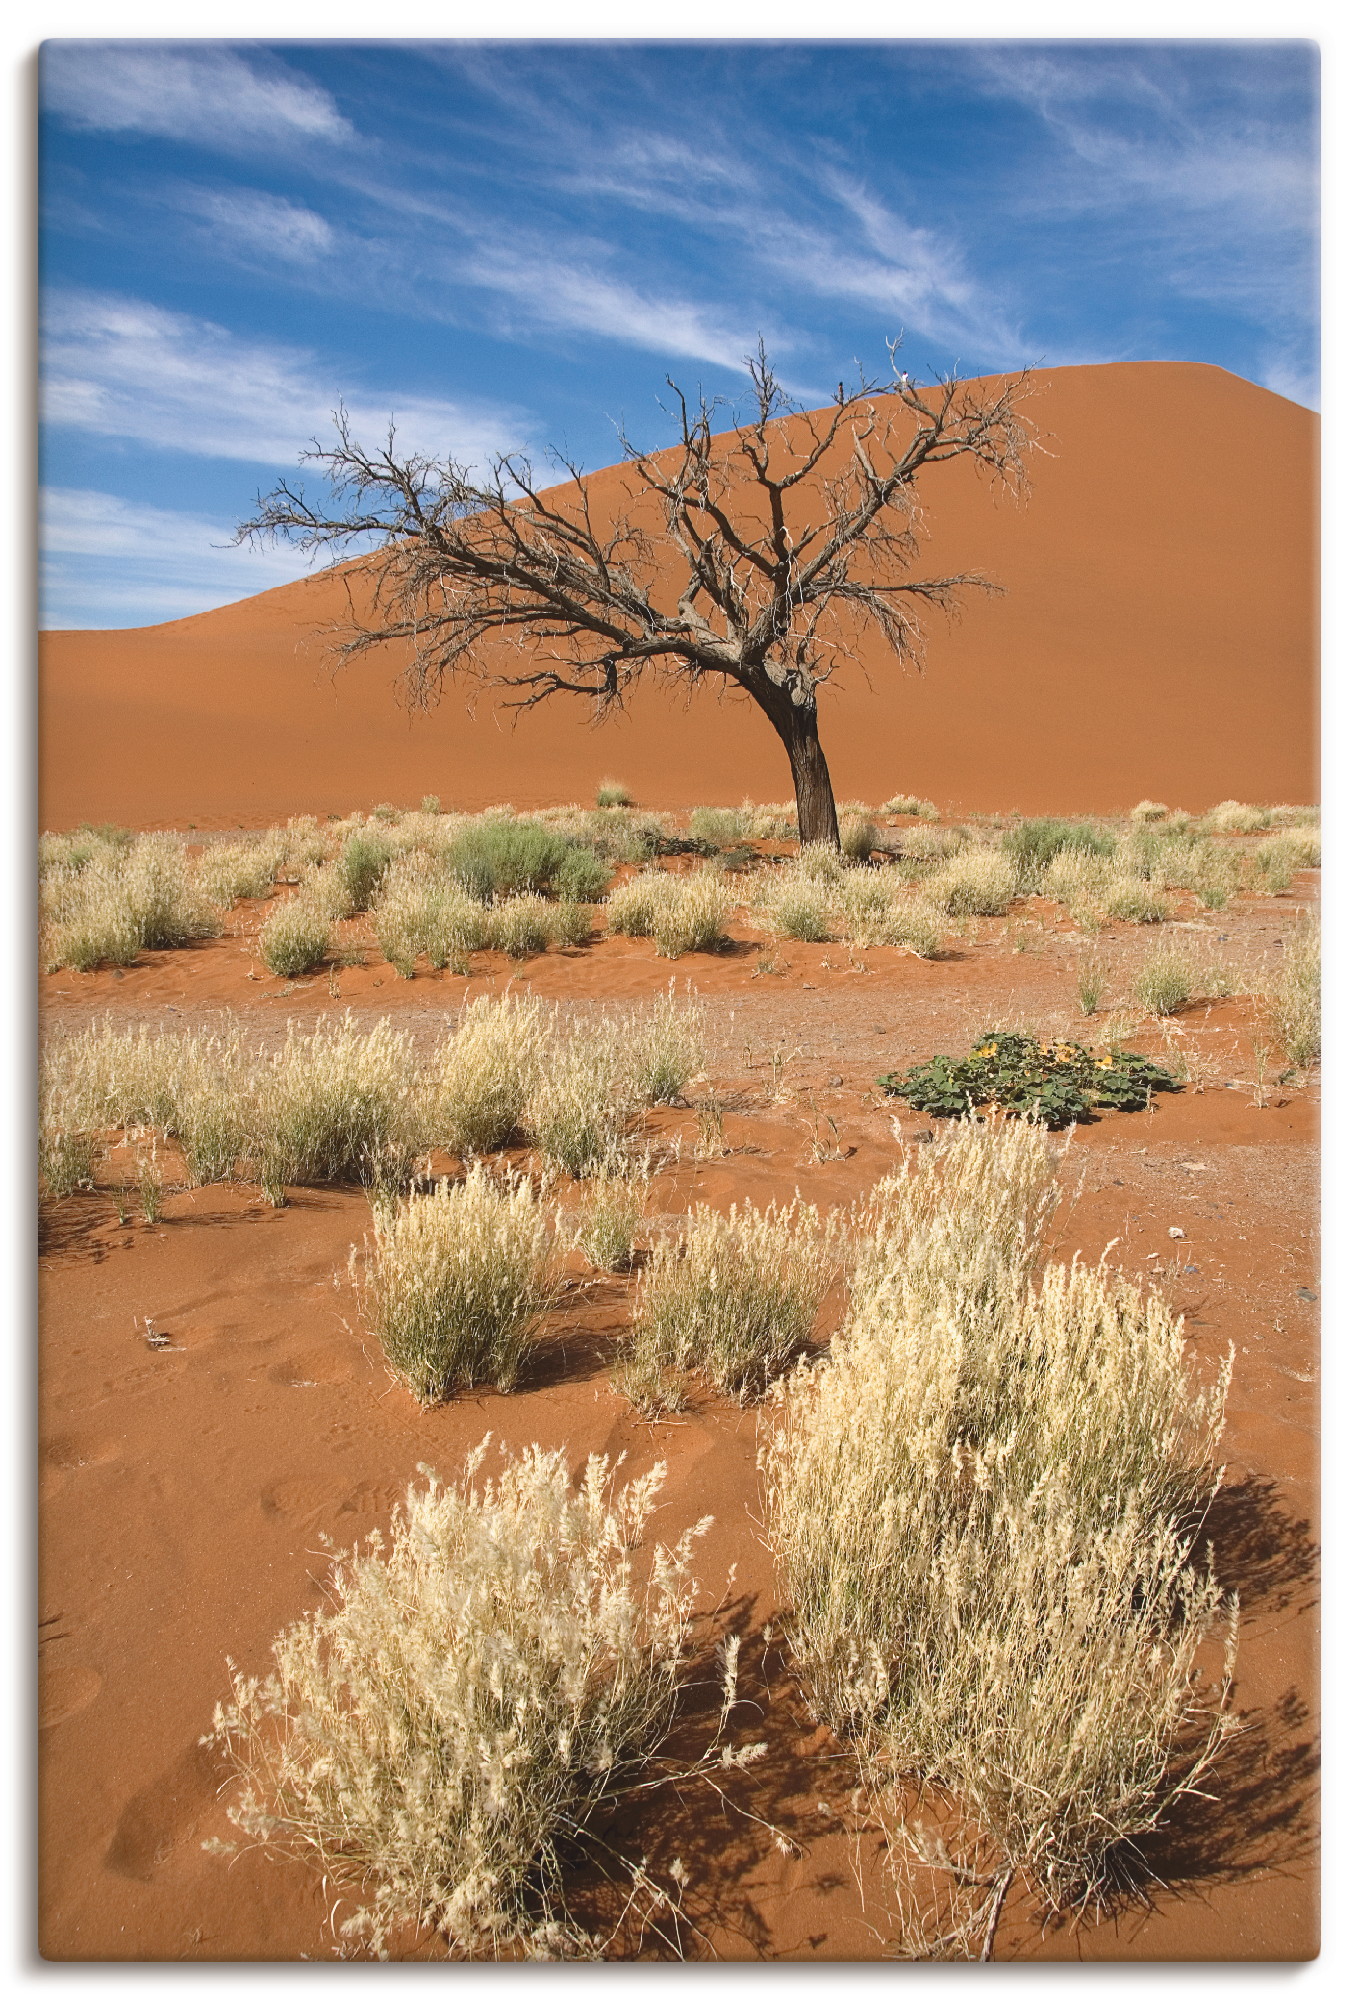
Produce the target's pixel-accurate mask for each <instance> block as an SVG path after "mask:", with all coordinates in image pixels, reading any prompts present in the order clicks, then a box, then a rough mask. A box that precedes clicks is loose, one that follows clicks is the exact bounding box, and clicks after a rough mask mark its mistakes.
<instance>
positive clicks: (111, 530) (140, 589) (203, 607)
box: [40, 487, 308, 631]
mask: <svg viewBox="0 0 1359 2000" xmlns="http://www.w3.org/2000/svg"><path fill="white" fill-rule="evenodd" d="M40 521H41V526H40V547H41V551H42V623H43V626H44V627H45V628H46V629H48V630H64V631H69V630H72V629H80V628H83V627H86V626H92V625H93V626H100V627H103V626H107V625H109V624H111V623H116V624H124V625H136V624H150V623H158V622H160V621H161V620H163V619H166V618H186V617H189V616H191V615H192V614H193V613H195V612H198V611H210V610H212V609H213V607H214V606H216V605H219V604H232V603H234V602H235V601H236V600H237V599H238V598H242V597H248V596H251V595H252V594H253V593H254V592H255V591H259V590H268V589H270V588H272V587H273V586H274V585H276V584H281V583H291V582H293V581H294V580H295V579H296V578H298V577H300V576H304V575H306V574H308V565H307V563H306V561H305V559H304V558H303V557H301V556H300V555H299V554H298V553H297V551H296V550H295V549H290V548H287V547H286V546H279V547H263V548H248V547H241V548H232V547H228V546H225V544H228V543H229V542H230V540H231V535H232V528H231V526H230V524H228V523H227V522H224V521H214V520H211V519H209V518H208V517H206V516H205V515H202V514H195V513H179V512H176V511H175V510H174V509H172V508H168V507H151V506H146V505H144V504H142V503H140V502H136V501H131V500H125V499H122V498H120V497H119V496H118V495H117V494H113V493H100V492H95V491H91V490H90V489H88V488H81V487H47V488H45V489H44V491H43V494H42V498H41V516H40Z"/></svg>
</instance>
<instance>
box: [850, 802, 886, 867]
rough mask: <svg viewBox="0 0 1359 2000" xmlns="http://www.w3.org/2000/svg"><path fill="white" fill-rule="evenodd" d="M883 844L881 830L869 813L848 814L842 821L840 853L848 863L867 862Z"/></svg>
mask: <svg viewBox="0 0 1359 2000" xmlns="http://www.w3.org/2000/svg"><path fill="white" fill-rule="evenodd" d="M882 844H883V843H882V833H881V830H880V829H879V827H878V826H877V824H876V823H875V821H874V820H873V819H872V818H871V817H870V815H869V814H868V813H866V812H852V813H846V814H845V816H844V817H843V819H842V820H841V821H840V852H841V853H842V854H843V855H844V857H845V859H846V861H849V862H861V861H867V860H868V858H869V856H870V855H871V854H872V853H873V851H874V849H875V848H879V847H881V846H882Z"/></svg>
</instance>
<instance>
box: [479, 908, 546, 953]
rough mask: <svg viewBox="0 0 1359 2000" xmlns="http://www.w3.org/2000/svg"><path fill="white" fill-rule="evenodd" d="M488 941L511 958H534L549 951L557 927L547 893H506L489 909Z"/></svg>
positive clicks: (487, 916) (496, 949)
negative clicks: (541, 894)
mask: <svg viewBox="0 0 1359 2000" xmlns="http://www.w3.org/2000/svg"><path fill="white" fill-rule="evenodd" d="M486 918H487V929H488V931H489V938H488V942H489V944H490V945H491V947H492V949H493V950H495V951H503V952H504V953H506V955H507V956H508V957H510V958H532V957H534V956H535V955H536V954H537V953H538V952H542V951H546V950H547V948H548V946H549V945H550V944H551V942H552V939H553V936H554V933H555V929H556V921H555V910H554V906H553V905H552V904H551V903H549V902H548V900H547V898H546V897H545V896H535V895H531V894H530V895H523V896H506V897H505V899H504V900H503V901H502V902H498V903H493V904H492V905H491V907H490V908H489V909H488V910H487V912H486Z"/></svg>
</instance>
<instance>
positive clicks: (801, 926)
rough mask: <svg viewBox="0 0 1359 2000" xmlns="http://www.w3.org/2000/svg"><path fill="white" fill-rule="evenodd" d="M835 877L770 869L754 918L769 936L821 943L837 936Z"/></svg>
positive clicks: (806, 942)
mask: <svg viewBox="0 0 1359 2000" xmlns="http://www.w3.org/2000/svg"><path fill="white" fill-rule="evenodd" d="M837 890H838V880H837V881H834V882H826V881H819V880H817V879H816V878H815V877H808V876H805V875H802V874H799V873H797V872H796V871H795V870H793V869H782V868H780V869H773V870H771V871H770V873H769V877H768V879H767V882H766V883H765V884H764V885H762V887H761V890H760V891H759V892H758V901H757V902H756V903H755V904H754V907H753V909H752V916H753V918H754V921H755V922H756V923H757V924H759V925H760V926H761V927H762V928H763V929H766V930H768V931H769V932H770V933H771V935H772V936H774V937H780V938H790V939H792V938H795V939H797V940H799V941H800V942H801V943H803V944H820V943H823V942H825V941H826V940H828V939H830V938H833V937H835V936H837V935H838V932H839V922H838V918H839V898H838V894H837Z"/></svg>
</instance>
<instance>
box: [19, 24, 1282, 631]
mask: <svg viewBox="0 0 1359 2000" xmlns="http://www.w3.org/2000/svg"><path fill="white" fill-rule="evenodd" d="M41 89H42V112H43V116H42V171H41V198H42V235H41V277H42V292H43V306H44V337H43V397H44V417H45V421H44V444H43V465H42V473H43V486H44V508H43V519H44V528H43V537H42V545H43V570H44V588H43V606H44V609H43V622H44V623H45V624H46V625H48V626H65V627H71V626H115V625H142V624H151V623H155V622H158V621H159V620H161V619H165V618H174V617H182V616H184V615H186V614H187V613H190V612H194V611H201V610H206V609H208V608H210V607H211V606H213V605H216V604H223V603H229V602H231V601H232V600H233V599H235V598H238V597H243V596H246V595H248V594H249V593H250V592H252V591H255V590H259V589H263V588H267V587H268V586H269V585H271V584H275V583H280V582H284V581H286V580H288V579H289V578H290V577H293V576H295V575H299V574H301V573H303V570H304V568H305V565H304V563H303V562H302V561H301V560H300V559H299V558H298V557H297V556H296V555H295V554H294V553H293V552H291V551H288V550H282V549H276V550H264V551H251V550H229V549H225V548H223V547H222V546H221V544H223V543H225V542H226V541H227V540H228V538H229V536H230V534H231V531H232V528H233V527H234V524H235V523H236V521H237V520H239V519H240V518H242V516H243V515H245V514H247V513H248V512H249V511H250V509H251V507H252V504H253V501H254V496H255V494H256V492H257V491H258V490H261V489H266V488H268V487H269V486H271V485H272V484H273V483H274V482H275V481H276V479H277V478H278V477H279V475H280V473H282V472H284V471H288V470H290V469H293V468H295V466H296V461H297V456H298V453H299V451H301V450H302V449H304V448H305V446H306V445H307V443H308V441H309V440H310V439H311V438H312V437H313V436H314V435H317V434H321V435H324V434H325V432H326V431H327V430H328V428H329V418H330V412H331V411H332V410H333V409H334V408H335V407H336V405H337V404H338V403H339V402H340V401H341V400H343V401H344V403H345V404H346V405H347V407H348V409H349V411H350V413H351V416H352V418H353V421H354V426H355V429H356V431H357V432H358V433H359V434H360V436H365V437H369V438H372V437H376V436H377V435H379V434H380V432H381V431H382V430H383V429H384V428H385V426H386V423H387V421H388V419H389V417H391V416H395V418H396V421H397V425H398V433H399V437H400V439H401V440H402V441H404V443H405V444H407V445H409V446H410V447H411V448H412V449H415V448H416V447H422V448H426V449H433V450H436V451H446V452H450V453H452V454H453V455H454V456H456V457H458V458H460V459H462V460H463V461H465V462H470V463H473V464H475V463H478V462H484V460H485V459H486V458H487V456H488V455H489V454H491V453H493V452H495V451H497V450H507V449H520V448H526V449H528V450H529V452H530V453H531V454H534V455H536V456H537V457H538V458H539V459H540V460H541V458H542V456H543V454H544V452H545V451H546V450H548V449H550V448H553V447H555V448H557V449H560V450H563V451H565V452H567V453H569V455H570V456H571V457H572V458H574V459H575V460H577V461H578V462H580V463H582V464H584V465H586V466H595V465H602V464H607V463H610V462H612V461H613V460H614V459H616V458H617V456H618V448H617V437H616V431H615V424H616V423H617V422H619V421H623V422H625V423H626V425H627V428H628V431H629V433H630V435H632V436H633V437H634V439H635V440H637V441H638V442H641V443H645V444H650V443H660V442H663V441H664V440H665V438H666V436H667V432H666V426H665V422H664V418H663V415H662V412H661V410H660V408H659V407H658V402H657V398H658V394H659V393H660V392H662V391H663V387H664V379H665V377H666V375H667V374H671V375H674V376H675V377H676V378H677V379H678V380H679V381H681V382H682V383H683V384H685V385H686V386H691V385H694V384H697V383H700V382H701V383H702V385H703V386H704V387H705V388H707V389H708V390H709V391H712V392H717V393H735V392H737V391H738V390H739V387H740V381H741V376H740V369H741V361H742V357H743V356H744V355H745V354H747V353H749V352H750V350H751V348H752V347H753V345H754V343H755V341H756V339H757V337H758V336H759V335H760V334H763V335H764V338H765V340H766V342H767V343H768V345H769V348H770V350H771V352H772V354H773V356H774V359H775V361H776V363H777V365H778V367H779V370H780V373H781V375H782V377H783V379H784V380H785V382H787V383H788V384H789V386H790V387H791V388H792V389H793V391H794V392H795V394H796V395H797V396H798V397H799V398H800V399H801V400H802V401H803V402H805V403H807V404H816V403H820V402H823V401H825V400H826V399H827V398H828V397H829V395H830V393H831V392H832V390H833V388H834V385H835V383H836V381H837V380H838V379H839V378H840V377H841V376H842V375H844V374H846V372H850V373H852V371H853V368H854V364H855V363H856V361H858V362H862V363H863V365H864V366H865V367H866V368H867V369H868V370H869V371H870V372H872V371H874V370H877V369H880V368H881V366H882V362H883V342H884V339H885V338H887V337H889V336H894V335H896V334H898V333H900V334H903V335H904V339H903V342H902V347H901V350H900V354H901V359H902V360H903V362H904V363H905V364H906V365H908V366H909V367H910V368H911V369H912V371H913V372H917V373H925V374H928V373H929V372H931V371H935V370H939V371H943V370H948V369H953V368H956V369H958V370H959V371H960V372H962V373H964V374H967V373H976V372H980V371H989V370H994V369H1001V368H1009V367H1015V366H1020V365H1023V364H1026V363H1038V364H1046V365H1049V366H1059V365H1063V364H1070V363H1080V362H1101V361H1123V360H1167V359H1169V360H1189V361H1204V362H1214V363H1217V364H1219V365H1220V366H1222V367H1224V368H1229V369H1231V370H1233V371H1234V372H1235V373H1237V374H1239V375H1243V376H1246V377H1247V378H1249V379H1250V380H1252V381H1255V382H1259V383H1262V384H1264V385H1265V386H1266V387H1268V388H1270V389H1273V390H1276V391H1277V392H1278V393H1279V394H1281V395H1285V396H1289V397H1292V398H1293V399H1295V400H1297V401H1299V402H1304V403H1308V404H1310V405H1312V406H1315V404H1316V400H1317V299H1316V226H1317V218H1316V205H1317V194H1316V129H1315V126H1316V90H1317V73H1316V57H1315V52H1314V50H1313V48H1312V47H1311V45H1310V44H1307V43H1302V42H1278V41H1275V42H1261V41H1255V42H1234V41H1225V40H1219V41H1181V42H1155V41H1143V42H1123V43H1119V42H1113V41H1101V42H1088V43H1082V42H1071V41H1068V42H1053V43H1046V44H1045V43H1041V42H1034V41H1027V42H1023V43H1015V44H1005V43H1001V42H995V41H969V42H957V43H946V42H928V43H927V42H908V41H899V42H876V43H865V42H860V43H855V44H843V45H835V44H826V43H817V44H811V43H798V42H786V43H770V42H760V43H742V42H723V43H706V44H703V43H699V44H695V43H686V44H664V43H654V42H653V43H641V44H638V43H632V44H625V43H609V42H593V43H591V42H573V43H558V44H554V43H549V42H541V41H540V42H516V43H489V42H481V43H478V42H468V41H448V42H429V41H426V42H398V41H386V42H327V43H322V42H317V43H308V42H301V41H289V42H278V43H261V42H211V41H197V42H189V41H178V42H170V41H160V42H150V41H144V42H138V41H127V40H124V41H116V42H92V41H85V42H77V41H66V42H48V43H47V44H46V45H45V46H44V50H43V57H42V64H41Z"/></svg>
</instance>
